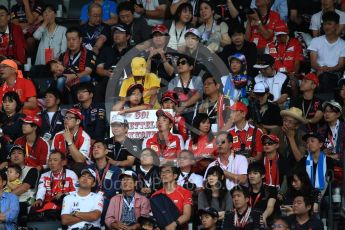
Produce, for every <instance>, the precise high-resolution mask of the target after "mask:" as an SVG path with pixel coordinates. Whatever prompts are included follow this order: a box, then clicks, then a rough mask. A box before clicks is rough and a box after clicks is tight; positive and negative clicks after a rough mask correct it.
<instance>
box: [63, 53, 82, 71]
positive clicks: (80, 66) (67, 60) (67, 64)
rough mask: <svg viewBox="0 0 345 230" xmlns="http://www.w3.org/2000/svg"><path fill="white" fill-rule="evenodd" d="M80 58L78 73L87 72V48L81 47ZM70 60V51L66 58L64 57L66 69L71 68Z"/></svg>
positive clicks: (65, 55)
mask: <svg viewBox="0 0 345 230" xmlns="http://www.w3.org/2000/svg"><path fill="white" fill-rule="evenodd" d="M80 52H81V54H80V58H79V66H78V69H79V70H78V71H79V73H80V72H83V71H84V70H85V65H86V54H87V50H86V48H85V47H81V48H80ZM69 58H70V52H69V51H66V52H65V54H64V56H63V65H64V66H65V67H71V66H70V65H69V60H70V59H69Z"/></svg>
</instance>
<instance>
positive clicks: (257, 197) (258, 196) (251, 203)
mask: <svg viewBox="0 0 345 230" xmlns="http://www.w3.org/2000/svg"><path fill="white" fill-rule="evenodd" d="M260 197H261V192H260V193H259V194H258V195H256V198H255V200H254V203H253V198H252V197H251V196H250V199H249V205H250V207H253V208H254V206H255V205H256V204H257V203H258V201H259V199H260Z"/></svg>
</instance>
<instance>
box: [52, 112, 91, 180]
mask: <svg viewBox="0 0 345 230" xmlns="http://www.w3.org/2000/svg"><path fill="white" fill-rule="evenodd" d="M62 115H63V116H64V125H65V129H64V130H63V131H61V132H58V133H57V134H56V135H55V136H54V139H53V142H52V150H55V149H56V150H58V151H60V152H62V153H64V154H65V155H66V159H67V163H66V164H67V167H68V168H70V169H72V170H73V171H75V172H76V174H77V175H80V171H81V170H82V169H83V168H84V166H85V164H86V162H87V161H88V160H89V159H90V149H91V138H90V136H89V135H88V134H87V133H86V132H85V131H84V129H83V128H82V125H81V122H82V121H83V119H84V116H83V115H82V114H81V112H80V110H79V109H74V108H72V109H69V110H63V111H62Z"/></svg>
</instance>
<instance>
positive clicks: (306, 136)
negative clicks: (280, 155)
mask: <svg viewBox="0 0 345 230" xmlns="http://www.w3.org/2000/svg"><path fill="white" fill-rule="evenodd" d="M309 137H315V138H317V139H318V140H319V141H320V142H324V138H323V137H322V136H321V135H320V134H319V133H316V132H310V133H307V134H305V135H304V136H303V137H302V139H303V140H304V141H307V139H308V138H309Z"/></svg>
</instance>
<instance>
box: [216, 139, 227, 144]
mask: <svg viewBox="0 0 345 230" xmlns="http://www.w3.org/2000/svg"><path fill="white" fill-rule="evenodd" d="M224 144H225V140H221V141H216V145H224Z"/></svg>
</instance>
